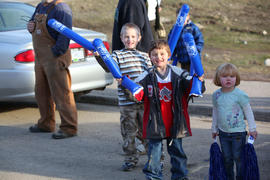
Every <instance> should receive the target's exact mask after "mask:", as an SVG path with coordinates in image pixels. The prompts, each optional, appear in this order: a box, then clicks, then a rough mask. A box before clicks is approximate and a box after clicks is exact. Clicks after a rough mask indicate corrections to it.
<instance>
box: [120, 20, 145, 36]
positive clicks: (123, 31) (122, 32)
mask: <svg viewBox="0 0 270 180" xmlns="http://www.w3.org/2000/svg"><path fill="white" fill-rule="evenodd" d="M128 28H130V29H135V30H136V31H137V35H138V37H139V36H140V35H141V31H140V28H139V27H138V26H137V25H136V24H133V23H126V24H124V25H123V26H122V28H121V32H120V36H122V35H123V34H124V33H125V32H126V30H127V29H128Z"/></svg>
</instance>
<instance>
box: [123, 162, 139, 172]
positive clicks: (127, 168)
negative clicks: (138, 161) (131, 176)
mask: <svg viewBox="0 0 270 180" xmlns="http://www.w3.org/2000/svg"><path fill="white" fill-rule="evenodd" d="M135 167H136V166H135V164H133V163H129V162H125V163H124V164H123V165H122V167H121V170H122V171H131V170H132V169H134V168H135Z"/></svg>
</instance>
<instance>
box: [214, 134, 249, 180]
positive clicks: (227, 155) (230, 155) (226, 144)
mask: <svg viewBox="0 0 270 180" xmlns="http://www.w3.org/2000/svg"><path fill="white" fill-rule="evenodd" d="M246 135H247V132H237V133H226V132H222V131H219V140H220V145H221V150H222V154H223V157H224V165H225V169H226V174H227V178H228V180H234V162H235V164H236V179H237V180H241V179H242V169H241V154H242V151H243V148H244V145H245V144H246Z"/></svg>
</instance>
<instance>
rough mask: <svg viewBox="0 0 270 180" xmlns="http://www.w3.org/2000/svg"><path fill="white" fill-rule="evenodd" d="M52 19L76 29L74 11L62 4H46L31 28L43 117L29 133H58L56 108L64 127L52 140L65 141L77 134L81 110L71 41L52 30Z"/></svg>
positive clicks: (58, 0) (57, 0) (54, 0)
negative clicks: (71, 70) (74, 89)
mask: <svg viewBox="0 0 270 180" xmlns="http://www.w3.org/2000/svg"><path fill="white" fill-rule="evenodd" d="M52 18H54V19H56V20H57V21H59V22H61V23H63V24H64V25H66V26H67V27H68V28H72V12H71V9H70V8H69V7H68V5H67V4H65V3H62V1H61V0H42V1H41V3H39V4H38V5H37V7H36V11H35V12H34V14H33V16H32V19H31V20H30V21H29V23H28V25H27V29H28V31H29V32H30V33H31V34H32V38H33V46H34V50H35V58H36V59H35V76H36V84H35V96H36V100H37V103H38V107H39V111H40V116H41V117H40V119H39V120H38V123H37V124H35V125H33V126H31V127H30V128H29V130H30V132H32V133H39V132H53V131H55V105H56V108H57V109H58V111H59V114H60V118H61V124H60V130H58V131H57V132H56V133H53V135H52V137H53V138H54V139H63V138H68V137H72V136H75V135H76V134H77V110H76V104H75V100H74V96H73V93H72V91H71V78H70V73H69V70H68V66H69V65H70V64H71V53H70V49H69V39H68V38H66V37H65V36H63V35H61V34H60V33H58V32H56V31H55V30H53V29H51V28H50V27H48V25H47V22H48V20H49V19H52Z"/></svg>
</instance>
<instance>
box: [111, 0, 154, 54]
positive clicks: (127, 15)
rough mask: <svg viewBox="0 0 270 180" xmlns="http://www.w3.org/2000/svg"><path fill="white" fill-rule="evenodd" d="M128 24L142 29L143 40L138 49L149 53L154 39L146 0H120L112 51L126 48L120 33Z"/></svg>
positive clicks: (116, 12) (116, 13) (115, 18)
mask: <svg viewBox="0 0 270 180" xmlns="http://www.w3.org/2000/svg"><path fill="white" fill-rule="evenodd" d="M126 23H133V24H136V25H137V26H138V27H139V28H140V31H141V35H142V38H141V41H140V43H139V44H138V45H137V49H138V50H140V51H143V52H148V50H149V49H150V47H151V44H152V42H153V41H154V38H153V35H152V31H151V27H150V23H149V20H148V14H147V10H146V6H145V1H144V0H119V2H118V5H117V8H116V10H115V17H114V27H113V35H112V50H120V49H123V48H124V45H123V43H122V42H121V39H120V31H121V28H122V26H123V25H124V24H126Z"/></svg>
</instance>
